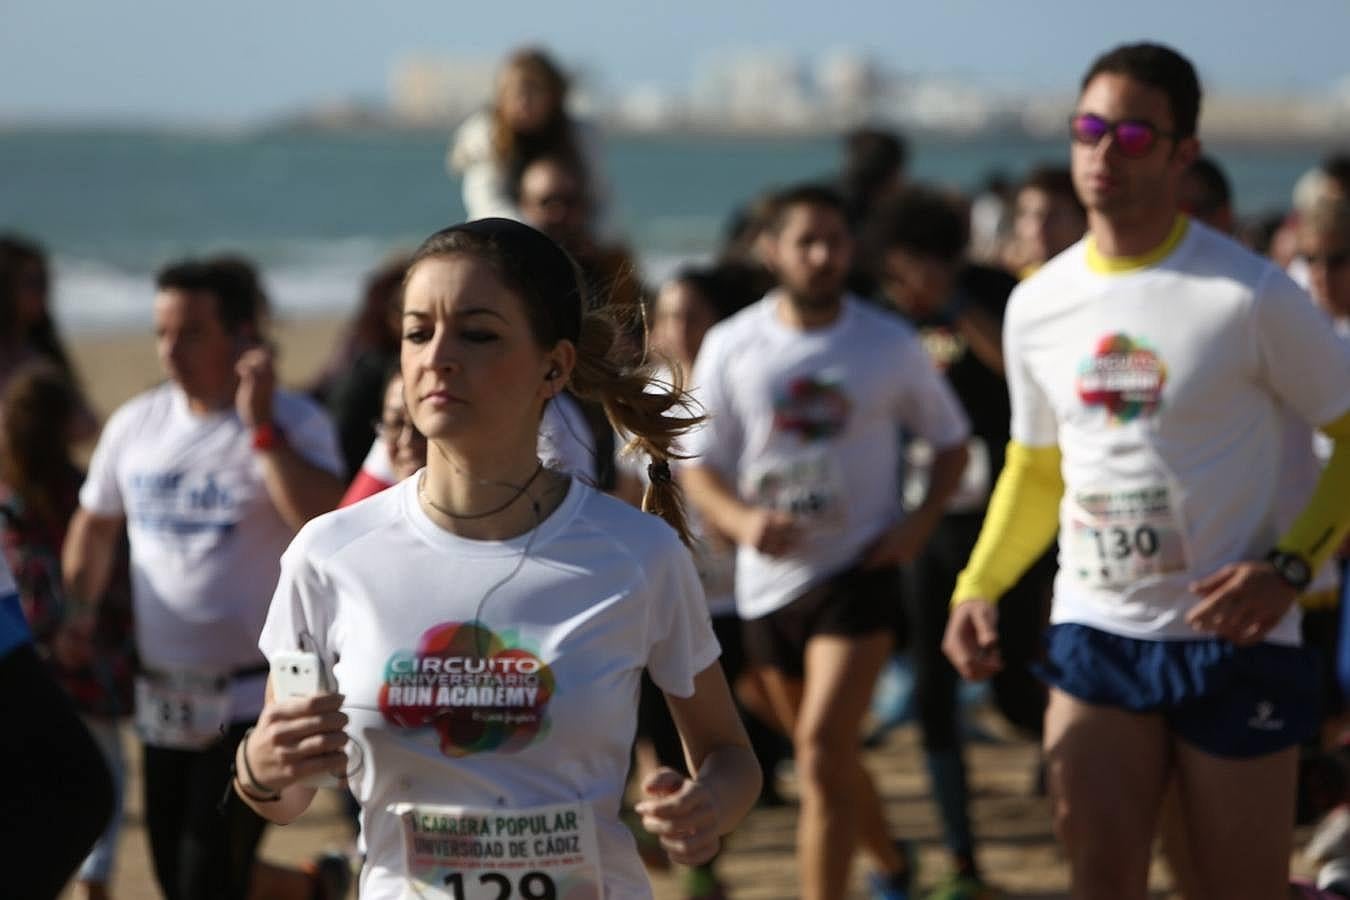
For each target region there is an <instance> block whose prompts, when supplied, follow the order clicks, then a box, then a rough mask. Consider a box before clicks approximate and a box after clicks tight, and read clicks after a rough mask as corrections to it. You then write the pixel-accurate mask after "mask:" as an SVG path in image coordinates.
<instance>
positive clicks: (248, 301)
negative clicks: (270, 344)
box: [155, 257, 264, 334]
mask: <svg viewBox="0 0 1350 900" xmlns="http://www.w3.org/2000/svg"><path fill="white" fill-rule="evenodd" d="M238 262H239V259H238V258H237V257H234V258H231V259H229V260H224V259H222V260H221V261H207V262H204V261H201V260H195V259H188V260H182V261H180V262H176V263H170V264H169V265H167V266H165V267H164V268H163V269H161V270H160V271H159V274H158V275H156V276H155V287H156V288H157V289H159V290H161V291H183V292H185V293H205V294H210V295H211V296H212V297H214V298H215V299H216V313H217V315H219V316H220V324H221V326H222V327H224V329H225V331H226V332H227V333H229V334H239V333H241V332H242V331H244V330H245V329H246V328H251V329H255V330H256V329H257V327H258V323H259V318H260V316H261V315H262V313H263V312H264V310H262V309H260V308H259V306H260V300H259V298H260V296H262V295H261V292H260V290H258V289H257V282H256V281H254V280H251V279H249V278H246V277H243V276H242V275H241V272H240V270H239V268H238Z"/></svg>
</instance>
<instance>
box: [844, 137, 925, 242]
mask: <svg viewBox="0 0 1350 900" xmlns="http://www.w3.org/2000/svg"><path fill="white" fill-rule="evenodd" d="M908 161H909V147H908V145H906V143H905V139H904V138H903V137H901V136H900V135H899V134H896V133H895V132H893V131H883V130H881V129H877V128H857V129H854V130H853V131H850V132H849V133H848V134H846V135H844V167H843V172H842V173H841V175H840V179H839V186H840V190H841V191H842V192H843V195H844V199H845V201H846V202H847V203H848V207H849V217H850V220H851V221H853V223H854V224H855V225H857V224H861V223H862V221H863V220H865V219H866V218H867V215H868V213H870V211H871V209H872V202H873V198H874V197H876V196H877V195H878V193H879V192H881V191H882V190H883V189H884V188H885V186H886V184H887V182H889V181H890V180H891V179H893V178H900V177H901V176H903V175H904V172H905V164H906V163H907V162H908Z"/></svg>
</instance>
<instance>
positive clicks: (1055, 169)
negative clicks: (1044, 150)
mask: <svg viewBox="0 0 1350 900" xmlns="http://www.w3.org/2000/svg"><path fill="white" fill-rule="evenodd" d="M1017 189H1018V191H1025V190H1036V191H1043V192H1045V193H1047V194H1050V195H1051V196H1053V197H1063V198H1064V199H1065V200H1068V201H1069V202H1070V203H1072V204H1073V205H1074V206H1076V207H1078V211H1079V212H1083V211H1084V210H1083V201H1082V200H1081V199H1079V197H1078V191H1076V190H1074V186H1073V176H1072V175H1071V174H1069V170H1068V168H1067V167H1065V166H1056V165H1039V166H1036V168H1034V169H1032V170H1031V171H1030V172H1028V173H1027V177H1026V178H1024V179H1023V180H1022V183H1021V184H1019V185H1018V186H1017Z"/></svg>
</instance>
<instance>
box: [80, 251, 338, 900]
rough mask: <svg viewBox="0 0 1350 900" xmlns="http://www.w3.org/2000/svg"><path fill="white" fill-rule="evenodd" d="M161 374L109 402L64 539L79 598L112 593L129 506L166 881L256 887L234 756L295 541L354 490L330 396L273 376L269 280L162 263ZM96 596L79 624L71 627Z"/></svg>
mask: <svg viewBox="0 0 1350 900" xmlns="http://www.w3.org/2000/svg"><path fill="white" fill-rule="evenodd" d="M157 287H158V292H157V294H156V296H155V309H154V319H155V335H156V344H157V349H158V352H159V357H160V363H161V364H162V366H163V367H164V370H165V372H166V373H167V374H168V376H169V380H168V381H167V382H165V383H164V384H162V385H160V386H158V387H154V388H151V389H150V390H148V391H146V392H145V393H142V394H140V395H138V396H137V397H134V398H132V399H131V400H130V401H128V402H127V403H126V404H124V405H123V406H122V407H121V408H120V409H118V410H117V412H115V413H114V414H113V416H112V418H110V419H109V420H108V424H107V426H106V427H105V428H104V431H103V434H102V435H101V436H100V438H99V443H98V446H97V447H96V448H95V450H94V456H93V459H92V460H91V463H90V467H89V476H88V478H87V479H86V481H85V483H84V487H83V488H82V489H81V491H80V509H79V510H78V511H77V512H76V514H75V517H74V518H73V519H72V521H71V525H70V531H69V535H68V537H67V540H66V546H65V548H64V551H63V559H62V561H63V567H64V578H65V581H66V586H67V591H68V593H69V596H70V597H71V599H72V600H73V601H76V602H77V603H80V602H82V603H84V604H86V605H87V604H88V603H89V602H90V601H91V600H92V599H93V598H96V597H99V596H102V594H103V591H104V587H105V585H106V583H107V580H108V578H109V575H110V569H111V564H112V559H113V551H114V550H115V548H116V546H117V542H118V540H119V539H120V535H121V531H122V528H123V523H124V522H125V524H126V528H127V533H128V536H129V538H130V541H131V566H132V591H133V593H132V596H133V603H134V611H135V618H136V646H137V651H138V653H139V655H140V661H141V665H142V673H141V675H140V676H139V677H138V679H137V687H136V724H137V729H138V731H139V732H140V734H141V737H142V740H143V741H144V743H145V810H146V826H147V831H148V832H149V837H150V849H151V855H152V856H153V858H154V863H155V876H156V878H157V879H158V881H159V885H160V889H161V890H162V891H163V892H164V894H165V896H166V897H168V898H170V900H174V898H191V900H196V898H217V897H218V898H230V900H235V898H242V897H243V896H245V892H246V891H247V888H248V880H249V876H250V868H251V867H250V863H251V862H252V859H253V853H254V849H255V847H256V845H257V841H258V839H259V837H260V836H261V834H262V829H263V824H264V823H263V820H262V819H261V818H259V817H258V816H257V815H255V814H254V813H253V811H252V810H250V809H248V808H247V807H246V806H245V805H244V804H243V803H242V802H241V801H239V800H238V799H237V798H235V797H233V796H231V797H229V799H228V800H227V801H226V803H225V805H224V808H223V810H222V809H220V808H218V807H219V804H220V798H221V796H222V794H223V792H224V790H225V785H226V783H227V782H228V773H229V766H230V760H231V759H232V758H233V754H234V750H235V746H236V745H237V744H238V742H239V738H240V736H241V735H242V734H243V731H244V729H245V728H246V727H247V726H248V725H249V724H251V723H252V722H253V721H254V720H256V718H257V716H258V712H259V711H260V710H261V709H262V701H263V687H264V684H265V682H266V675H267V666H266V661H265V660H264V659H263V657H262V654H261V653H260V652H259V650H258V648H257V637H258V633H259V631H261V630H262V624H263V621H264V620H265V618H266V615H267V607H268V602H269V601H270V600H271V595H272V592H273V591H274V590H275V588H276V583H277V577H278V575H279V573H280V569H281V554H282V553H283V552H284V551H285V549H286V545H287V544H288V543H289V542H290V539H291V537H292V536H294V534H295V532H296V530H297V529H298V528H299V527H300V526H301V525H303V524H304V523H305V522H306V521H307V520H308V519H310V518H312V517H313V516H315V515H318V514H319V513H321V512H324V511H326V510H329V509H332V508H333V507H334V506H335V505H336V504H337V501H338V498H339V497H341V495H342V483H341V481H340V480H339V478H338V473H340V472H341V471H342V465H341V460H340V458H339V455H338V449H337V436H336V433H335V432H334V430H333V426H332V423H331V422H330V421H329V420H328V417H327V416H326V415H325V414H324V412H323V411H322V410H321V409H319V408H318V407H317V406H315V405H314V404H313V403H311V402H310V401H309V400H307V399H306V398H304V397H301V396H300V395H298V394H294V393H291V392H289V391H285V390H281V389H279V388H277V387H276V383H275V376H274V374H273V369H272V356H271V352H270V351H268V350H266V349H264V348H263V347H262V346H260V345H259V343H258V342H259V319H260V315H261V312H262V310H260V309H258V308H257V307H258V305H257V301H256V297H255V296H254V295H252V294H251V293H250V292H249V291H248V290H245V289H244V286H243V285H242V284H241V283H240V282H239V280H238V279H237V278H236V277H234V276H233V275H232V274H231V273H230V271H228V270H227V269H226V268H225V267H223V266H220V265H217V264H215V263H211V262H187V263H180V264H177V265H172V266H169V267H168V268H166V269H165V270H164V271H162V272H161V273H160V275H159V277H158V280H157ZM86 616H87V614H82V615H81V617H80V618H78V619H76V621H74V622H72V623H70V624H69V625H68V626H67V631H68V633H69V634H71V635H72V636H73V637H78V636H79V635H80V634H81V633H82V632H83V630H84V623H85V622H86V621H87V618H86Z"/></svg>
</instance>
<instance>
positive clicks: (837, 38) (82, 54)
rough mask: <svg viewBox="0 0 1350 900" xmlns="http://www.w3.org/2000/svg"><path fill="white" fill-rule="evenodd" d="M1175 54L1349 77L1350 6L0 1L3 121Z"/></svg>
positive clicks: (1321, 0) (1048, 78)
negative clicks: (549, 85) (429, 61)
mask: <svg viewBox="0 0 1350 900" xmlns="http://www.w3.org/2000/svg"><path fill="white" fill-rule="evenodd" d="M1141 38H1149V39H1155V40H1163V41H1166V42H1168V43H1171V44H1173V45H1175V46H1176V47H1177V48H1178V49H1180V50H1182V51H1183V52H1185V53H1186V54H1187V55H1189V56H1190V57H1191V58H1192V60H1193V61H1194V62H1196V64H1197V65H1198V67H1199V69H1200V72H1201V76H1202V78H1204V80H1205V82H1206V84H1207V85H1208V86H1209V87H1210V88H1222V89H1232V90H1241V91H1255V92H1285V91H1321V90H1324V89H1326V88H1328V87H1330V86H1331V85H1332V84H1333V83H1335V82H1337V81H1338V80H1340V79H1342V78H1346V77H1347V76H1350V0H1293V2H1290V3H1278V2H1275V0H1264V2H1263V0H1127V2H1123V3H1114V4H1105V3H1100V2H1091V0H1079V2H1070V0H925V2H912V0H823V2H822V0H814V2H804V0H666V2H658V0H578V2H573V3H563V2H558V0H553V2H536V0H476V2H471V0H388V2H385V3H379V2H376V0H364V2H352V0H233V2H229V3H221V2H214V0H204V2H196V0H186V2H185V0H121V2H116V0H114V2H105V0H3V2H2V3H0V119H9V120H13V119H15V118H21V119H24V118H44V119H57V120H66V121H70V120H81V119H90V118H93V119H99V120H103V121H109V120H118V119H135V120H159V121H190V122H210V121H240V120H249V119H254V118H259V117H264V116H268V115H271V114H275V113H277V112H281V111H285V110H290V109H294V108H296V107H300V106H304V105H307V104H310V103H313V102H315V101H322V100H333V99H342V98H347V97H353V96H355V97H363V98H368V99H379V98H383V97H384V96H385V90H386V87H385V86H386V83H387V76H388V72H389V69H390V67H391V65H392V64H393V63H394V62H395V61H397V60H398V59H400V58H403V57H406V56H408V55H412V54H437V55H446V56H466V57H475V58H488V59H494V58H497V57H499V56H500V55H501V54H503V53H504V52H505V51H506V50H507V49H509V48H510V47H512V46H514V45H516V44H519V43H522V42H526V41H529V42H542V43H545V44H547V45H549V46H551V47H552V48H554V49H555V50H556V51H557V53H558V54H559V55H560V56H561V57H562V58H563V59H564V60H565V61H566V62H567V63H568V64H569V65H570V66H573V67H578V66H579V67H582V68H584V70H585V71H586V72H587V73H589V75H590V76H591V77H592V78H593V79H594V80H595V81H596V82H597V83H598V84H599V85H600V86H602V87H605V88H609V89H622V88H623V87H624V86H626V85H635V84H654V85H659V86H663V87H670V88H678V87H680V86H681V85H684V84H686V83H687V82H688V81H690V79H691V78H692V76H693V74H694V72H695V71H696V69H697V68H698V66H699V65H700V63H703V62H706V61H708V60H710V59H715V58H719V57H721V56H723V55H726V54H728V53H733V52H736V51H738V50H783V51H787V52H791V53H797V54H800V55H802V56H803V57H804V58H807V59H809V58H813V57H816V56H819V55H821V54H822V53H824V52H825V51H828V50H831V49H837V48H846V49H853V50H860V51H868V52H870V53H872V54H874V55H875V56H876V58H878V59H879V60H881V61H883V62H885V63H886V64H887V65H889V66H891V67H894V68H896V69H899V70H902V71H907V72H915V73H928V74H946V75H956V76H961V77H965V78H967V79H969V80H970V81H972V82H975V83H977V84H987V85H999V86H1011V87H1018V88H1030V89H1038V90H1039V89H1064V88H1066V87H1071V86H1072V85H1073V84H1074V83H1075V81H1076V79H1077V77H1078V76H1079V75H1080V73H1081V72H1082V70H1083V69H1084V67H1085V66H1086V65H1087V64H1088V62H1089V61H1090V60H1091V58H1092V57H1093V56H1094V55H1095V54H1096V53H1097V52H1099V51H1101V50H1103V49H1105V48H1106V47H1108V46H1110V45H1112V44H1115V43H1119V42H1121V41H1125V40H1135V39H1141Z"/></svg>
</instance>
